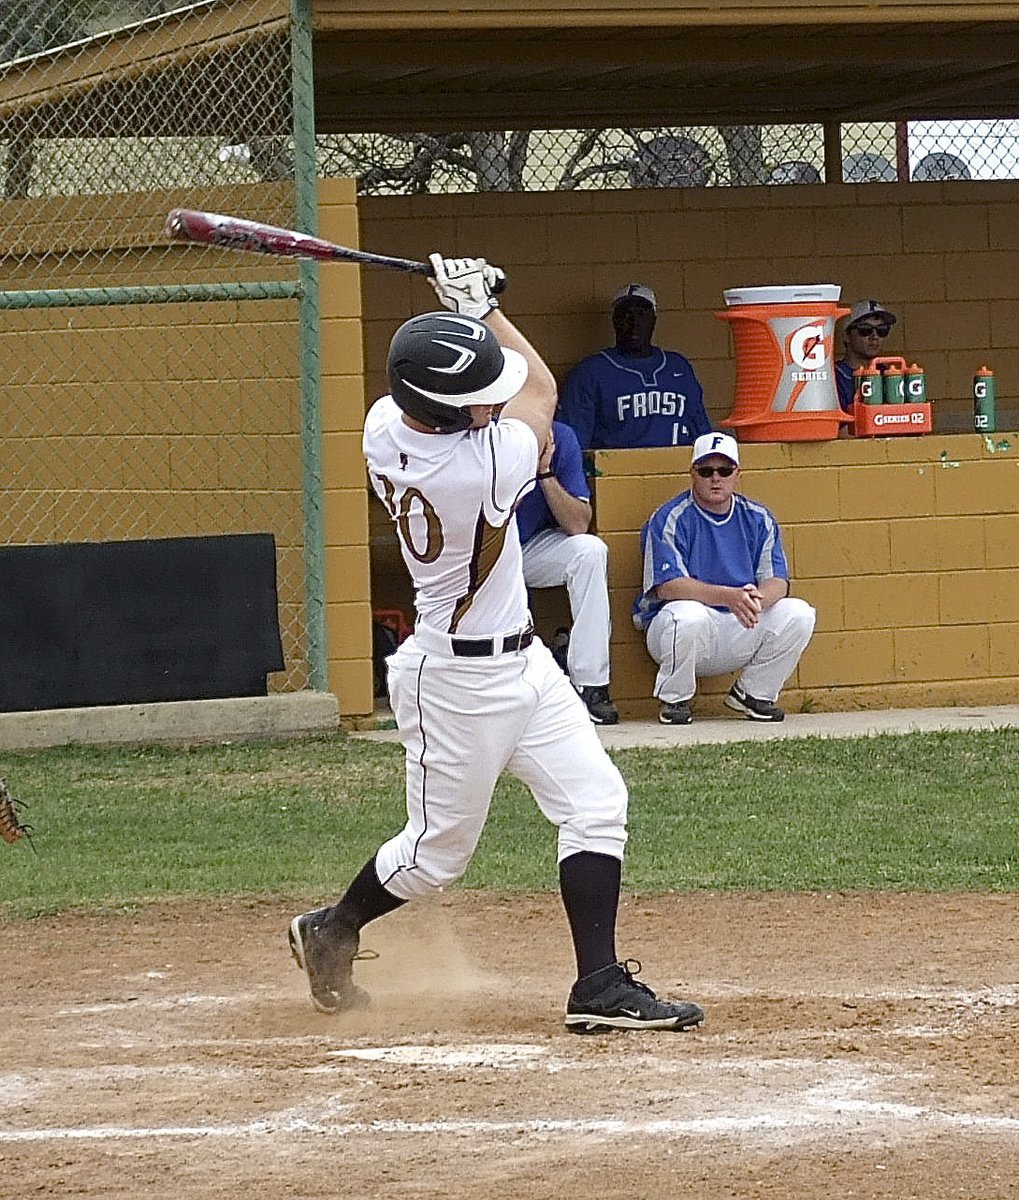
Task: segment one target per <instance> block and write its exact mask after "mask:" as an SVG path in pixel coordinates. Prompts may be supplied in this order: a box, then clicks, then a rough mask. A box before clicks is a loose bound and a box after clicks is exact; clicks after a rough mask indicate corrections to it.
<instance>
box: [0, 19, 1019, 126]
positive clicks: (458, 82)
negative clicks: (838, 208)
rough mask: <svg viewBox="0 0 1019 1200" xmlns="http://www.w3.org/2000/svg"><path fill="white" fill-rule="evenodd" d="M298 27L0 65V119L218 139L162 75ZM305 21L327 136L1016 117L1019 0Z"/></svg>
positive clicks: (195, 28) (236, 26) (220, 31)
mask: <svg viewBox="0 0 1019 1200" xmlns="http://www.w3.org/2000/svg"><path fill="white" fill-rule="evenodd" d="M210 10H215V18H216V22H217V25H216V32H217V40H216V41H213V42H209V41H208V35H209V32H210V25H209V12H210ZM196 13H197V14H199V15H195V14H196ZM288 16H289V2H288V0H244V2H241V0H235V2H234V3H229V2H228V3H226V4H222V3H220V4H216V3H214V0H206V2H205V3H202V4H199V5H198V6H197V8H196V9H192V10H188V9H180V10H177V11H176V12H173V13H171V14H169V15H167V16H165V17H162V18H154V19H152V21H151V22H144V24H145V25H146V26H147V27H148V29H149V30H150V35H149V37H148V38H147V40H146V41H145V45H144V56H143V57H142V58H139V57H138V46H139V45H140V43H132V40H131V36H130V33H125V34H124V35H114V36H112V37H105V38H97V39H96V40H95V45H94V46H93V45H88V46H79V47H75V48H73V53H69V52H60V51H56V52H52V53H47V54H41V55H39V56H37V57H36V58H35V59H33V60H22V61H21V62H19V63H16V64H11V66H10V67H9V68H8V69H7V70H4V69H2V68H0V124H4V123H7V122H11V121H15V122H18V123H20V122H27V123H28V124H29V125H31V124H32V123H33V115H34V117H35V119H36V120H37V121H38V122H39V123H41V122H42V120H43V116H44V114H45V112H46V111H47V110H48V111H49V112H50V113H51V114H52V112H53V111H54V108H55V107H58V106H59V107H62V108H66V110H67V112H68V117H67V120H68V124H67V125H66V126H65V129H64V132H65V136H74V133H73V129H72V127H71V126H72V125H73V124H74V123H77V122H80V123H81V125H82V126H83V136H84V130H85V128H86V127H90V128H92V129H95V128H103V129H105V130H106V131H107V132H108V133H109V134H111V135H112V134H122V135H134V136H146V135H148V136H159V135H161V134H172V135H182V134H188V133H191V134H218V133H221V132H222V130H220V129H218V128H215V127H214V126H215V121H216V114H215V112H213V111H210V110H209V108H207V107H206V108H203V109H202V111H200V112H199V111H196V112H195V113H194V114H188V113H181V112H172V113H168V112H166V111H165V108H164V107H163V106H161V105H160V104H159V103H158V94H159V89H160V87H161V79H162V77H163V73H164V72H167V71H173V70H174V69H175V67H179V66H180V64H183V63H186V62H188V61H189V60H190V61H193V60H194V57H195V55H196V54H198V55H201V54H202V53H206V54H210V55H214V54H217V53H223V54H230V55H232V57H231V59H230V63H231V67H232V68H233V69H235V70H236V73H237V76H239V78H238V79H237V84H238V88H239V89H240V88H242V85H243V76H244V65H243V58H242V56H241V54H240V52H239V51H238V47H239V46H241V45H243V44H244V39H245V38H246V37H247V36H248V35H250V33H251V30H252V29H254V28H257V27H268V26H270V25H272V24H274V23H275V22H279V23H280V24H281V25H285V23H286V21H287V19H288ZM312 26H313V44H314V62H315V105H316V114H315V115H316V127H317V129H318V131H319V132H321V133H356V132H391V133H406V132H435V133H445V132H453V131H457V130H471V129H541V128H557V127H561V128H589V127H631V128H642V127H643V128H650V127H655V126H663V125H665V126H669V125H702V124H712V125H726V124H747V125H756V124H772V123H783V122H791V123H806V122H816V123H837V122H840V121H871V120H875V121H876V120H884V121H888V120H906V119H922V118H941V119H949V118H962V117H984V118H995V117H1000V118H1005V117H1019V3H1014V4H1008V3H1006V4H987V3H980V2H977V0H954V2H950V3H941V4H937V3H935V4H930V5H922V4H914V3H903V2H900V0H869V2H867V3H857V2H850V0H828V2H827V3H825V2H824V0H799V2H796V0H785V2H782V0H775V2H771V0H767V2H766V0H756V2H750V3H748V2H746V0H743V2H741V3H736V2H735V0H710V2H709V0H643V3H638V4H637V5H636V7H633V8H630V7H629V6H627V5H626V4H625V3H620V0H558V2H557V3H556V4H554V5H553V4H552V3H550V0H531V2H528V0H473V2H472V3H471V4H470V5H462V6H460V5H454V4H452V3H450V0H312ZM128 84H130V87H131V89H132V90H131V93H130V95H131V104H130V105H128V104H125V103H124V96H125V94H126V93H125V91H124V88H125V87H126V86H127V85H128ZM146 84H148V85H150V87H151V91H152V103H149V104H146V103H144V95H143V93H144V87H145V85H146ZM83 97H87V99H86V100H85V101H84V102H82V98H83ZM245 103H247V104H254V105H257V103H258V99H257V97H251V96H250V95H246V97H245ZM189 122H190V124H189ZM280 132H281V133H285V132H286V131H285V130H281V131H280Z"/></svg>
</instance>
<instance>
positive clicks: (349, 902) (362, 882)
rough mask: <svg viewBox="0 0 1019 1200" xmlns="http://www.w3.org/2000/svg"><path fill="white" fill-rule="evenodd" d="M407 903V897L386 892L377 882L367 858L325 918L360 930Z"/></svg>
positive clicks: (371, 859) (371, 863)
mask: <svg viewBox="0 0 1019 1200" xmlns="http://www.w3.org/2000/svg"><path fill="white" fill-rule="evenodd" d="M406 903H407V901H406V900H401V899H399V898H398V897H397V896H394V895H393V893H392V892H387V891H386V889H385V888H384V887H383V886H382V884H381V883H379V877H378V873H377V872H376V870H375V859H374V858H370V859H369V860H368V861H367V862H366V863H365V864H364V866H363V867H362V868H361V870H360V871H359V872H358V874H357V877H356V878H355V879H354V881H353V882H352V883H351V885H350V887H348V888H347V890H346V891H345V892H344V894H343V899H342V900H340V901H339V903H338V904H335V905H334V906H333V907H332V908H331V909H330V911H329V917H328V919H329V920H335V921H340V922H341V923H342V924H344V925H348V926H349V925H353V927H354V928H355V929H360V928H361V927H362V926H363V925H367V924H368V922H369V921H374V920H375V919H376V917H384V916H385V915H386V913H390V912H392V911H393V909H394V908H399V907H400V906H401V905H403V904H406Z"/></svg>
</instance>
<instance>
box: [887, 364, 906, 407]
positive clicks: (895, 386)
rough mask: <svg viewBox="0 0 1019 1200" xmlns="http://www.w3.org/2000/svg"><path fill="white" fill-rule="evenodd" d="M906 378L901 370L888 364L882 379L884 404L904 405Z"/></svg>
mask: <svg viewBox="0 0 1019 1200" xmlns="http://www.w3.org/2000/svg"><path fill="white" fill-rule="evenodd" d="M905 383H906V377H905V376H904V375H903V373H902V368H901V367H898V366H896V365H895V363H892V364H890V365H889V366H887V367H886V368H885V378H884V402H885V404H902V403H904V401H905V399H906V396H905Z"/></svg>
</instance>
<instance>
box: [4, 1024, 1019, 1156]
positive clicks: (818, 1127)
mask: <svg viewBox="0 0 1019 1200" xmlns="http://www.w3.org/2000/svg"><path fill="white" fill-rule="evenodd" d="M329 1053H330V1057H332V1058H334V1059H335V1058H337V1057H341V1056H342V1057H345V1058H348V1059H351V1060H354V1061H359V1062H361V1063H363V1064H368V1063H370V1062H372V1061H376V1062H379V1063H380V1064H383V1065H389V1066H393V1065H397V1064H398V1065H402V1066H404V1067H406V1068H407V1069H420V1070H435V1069H436V1068H438V1069H442V1068H447V1069H456V1070H460V1071H462V1070H464V1069H465V1068H466V1069H471V1068H472V1067H473V1068H478V1069H490V1068H491V1067H492V1066H493V1065H494V1064H499V1065H500V1066H501V1067H502V1068H504V1069H509V1070H513V1069H522V1068H523V1069H526V1068H528V1067H533V1065H534V1064H535V1063H537V1062H540V1061H542V1060H543V1059H544V1060H547V1069H550V1070H559V1069H562V1067H563V1066H564V1065H568V1060H564V1059H562V1058H558V1059H557V1058H556V1056H554V1055H548V1054H547V1048H546V1047H543V1046H537V1045H532V1044H528V1043H523V1044H521V1043H502V1044H500V1043H492V1044H487V1043H484V1044H472V1045H453V1046H445V1047H444V1046H383V1047H366V1048H361V1049H357V1050H347V1051H332V1052H329ZM578 1065H579V1064H578ZM725 1066H726V1068H727V1069H728V1072H731V1073H735V1074H739V1073H743V1074H745V1075H746V1076H747V1078H748V1079H751V1080H752V1081H753V1082H752V1084H751V1086H750V1087H748V1089H747V1091H746V1092H745V1094H744V1095H742V1096H739V1095H736V1096H732V1095H726V1096H724V1097H723V1096H717V1095H715V1096H714V1097H713V1101H714V1104H715V1106H716V1107H717V1109H718V1111H716V1112H714V1113H712V1112H708V1113H706V1114H705V1115H703V1116H701V1117H698V1118H695V1119H690V1118H686V1117H679V1116H676V1117H673V1116H668V1115H663V1116H661V1117H659V1118H652V1119H649V1118H646V1117H641V1118H638V1119H633V1118H630V1117H627V1116H615V1115H606V1116H602V1117H588V1118H579V1119H578V1118H565V1117H558V1116H554V1115H533V1116H524V1117H520V1118H518V1119H516V1120H512V1119H510V1120H505V1119H504V1120H481V1119H463V1118H455V1119H441V1118H438V1119H432V1120H420V1121H411V1120H402V1119H391V1120H375V1121H359V1120H350V1119H345V1118H347V1117H349V1115H350V1112H351V1110H352V1109H353V1108H354V1107H355V1106H354V1105H353V1104H352V1103H350V1101H349V1100H342V1101H341V1100H340V1099H339V1098H338V1097H336V1096H325V1097H322V1098H319V1099H314V1100H309V1101H305V1102H303V1103H301V1104H299V1105H297V1106H293V1107H290V1108H286V1109H282V1110H280V1111H279V1112H277V1113H275V1114H273V1115H271V1116H268V1117H265V1116H260V1117H259V1119H257V1120H250V1121H235V1122H228V1123H218V1124H217V1123H212V1122H210V1123H208V1124H196V1125H172V1124H166V1125H137V1126H133V1125H104V1124H95V1125H86V1126H36V1127H33V1128H10V1127H7V1126H4V1125H3V1124H0V1144H3V1143H7V1144H10V1143H33V1142H35V1143H40V1142H41V1143H45V1142H69V1141H79V1142H80V1141H125V1140H132V1139H134V1140H137V1139H145V1140H149V1141H156V1140H164V1141H166V1140H174V1139H198V1138H200V1139H208V1138H235V1139H236V1138H252V1139H259V1138H262V1139H265V1138H274V1137H279V1136H290V1137H293V1136H295V1135H300V1134H308V1135H320V1134H328V1135H330V1136H334V1137H352V1136H361V1137H366V1136H367V1137H371V1136H380V1135H388V1136H415V1135H434V1134H451V1135H457V1136H461V1137H463V1136H471V1135H473V1136H476V1137H478V1138H483V1139H484V1138H487V1139H501V1140H511V1141H512V1140H524V1139H533V1138H534V1137H545V1138H557V1137H558V1138H564V1137H575V1136H595V1137H602V1138H613V1137H618V1138H628V1139H634V1138H657V1137H666V1138H669V1137H683V1136H685V1137H691V1138H697V1137H702V1138H719V1137H740V1138H743V1139H746V1138H747V1137H748V1136H749V1137H753V1136H755V1135H756V1136H758V1137H760V1138H761V1139H764V1140H766V1142H767V1143H768V1144H771V1145H773V1144H774V1139H775V1137H776V1136H777V1135H778V1136H784V1137H785V1138H786V1139H787V1140H792V1139H795V1138H811V1137H813V1138H817V1137H831V1136H832V1135H833V1134H834V1135H837V1134H839V1133H840V1132H841V1133H844V1134H845V1135H846V1136H850V1137H853V1138H858V1137H859V1136H860V1134H861V1132H862V1131H863V1130H865V1129H869V1130H873V1131H884V1132H887V1131H888V1130H889V1129H890V1128H891V1127H894V1128H895V1129H896V1130H897V1131H898V1132H899V1133H902V1134H908V1133H909V1132H910V1131H911V1129H912V1130H915V1131H916V1132H917V1133H922V1134H923V1135H924V1136H929V1135H930V1134H931V1133H933V1132H941V1131H945V1130H955V1131H965V1132H972V1133H977V1134H983V1135H998V1136H1007V1137H1010V1138H1014V1137H1015V1136H1016V1135H1017V1134H1019V1117H1011V1116H1005V1115H1000V1114H986V1113H968V1112H952V1111H947V1110H945V1109H943V1108H938V1107H937V1106H936V1105H915V1104H905V1103H899V1102H897V1101H894V1100H888V1099H885V1098H882V1097H881V1095H880V1092H881V1089H882V1088H883V1087H885V1086H887V1085H888V1084H889V1082H892V1083H894V1082H895V1079H896V1072H895V1071H894V1070H892V1069H891V1068H888V1069H886V1070H885V1071H884V1072H882V1071H881V1070H880V1069H878V1070H873V1071H868V1070H865V1069H863V1068H861V1067H860V1066H859V1065H856V1064H849V1063H847V1062H845V1061H827V1062H825V1063H819V1062H816V1061H814V1060H808V1059H785V1060H781V1059H758V1058H751V1057H747V1058H742V1059H736V1060H733V1059H727V1060H726V1061H725ZM718 1069H719V1064H718V1063H713V1062H711V1063H709V1062H702V1063H687V1064H686V1070H687V1072H689V1073H691V1074H693V1075H701V1076H703V1077H704V1078H705V1079H706V1080H707V1081H708V1082H710V1080H711V1078H712V1077H714V1078H715V1079H717V1072H718ZM776 1069H778V1073H776ZM112 1070H113V1072H114V1073H119V1072H120V1071H124V1074H125V1075H126V1076H129V1077H130V1078H132V1079H133V1080H134V1081H135V1082H140V1081H142V1080H144V1079H145V1078H146V1077H148V1079H149V1080H150V1081H151V1082H152V1083H154V1084H156V1085H158V1084H159V1083H160V1081H162V1080H165V1079H166V1078H167V1077H168V1076H172V1075H173V1074H180V1075H185V1074H186V1075H187V1076H188V1077H189V1078H190V1080H191V1081H192V1082H194V1081H195V1077H196V1075H197V1076H200V1075H203V1074H204V1075H207V1077H208V1080H209V1082H210V1083H211V1082H212V1081H213V1080H214V1079H215V1078H217V1077H218V1078H220V1079H222V1077H223V1072H222V1069H221V1068H214V1069H208V1070H206V1069H205V1068H201V1067H198V1068H196V1067H194V1066H187V1067H180V1068H179V1069H178V1068H172V1069H170V1070H168V1069H167V1068H166V1067H153V1068H144V1067H131V1068H129V1069H127V1070H126V1071H125V1070H124V1068H112ZM322 1071H323V1068H321V1067H318V1068H312V1072H314V1073H315V1074H316V1075H317V1076H318V1077H319V1078H321V1073H322ZM312 1072H309V1074H310V1073H312ZM110 1073H111V1067H110V1066H109V1065H107V1066H97V1067H94V1068H66V1067H65V1068H56V1069H52V1070H47V1069H38V1070H31V1069H29V1070H22V1071H20V1072H17V1073H10V1074H0V1098H5V1099H15V1098H16V1100H17V1101H18V1102H19V1107H21V1108H24V1107H26V1100H31V1098H32V1097H31V1093H32V1092H33V1089H38V1092H39V1093H45V1092H48V1091H51V1090H52V1088H53V1083H54V1080H55V1079H57V1078H59V1079H61V1080H62V1081H63V1082H64V1084H65V1085H66V1084H69V1083H71V1082H72V1080H73V1082H74V1083H75V1084H77V1085H78V1086H81V1087H83V1088H87V1087H88V1086H89V1085H90V1083H91V1084H94V1083H95V1082H96V1081H97V1080H100V1079H103V1078H105V1079H109V1078H110ZM232 1073H233V1072H231V1074H232ZM783 1076H784V1077H783ZM762 1081H763V1082H762ZM690 1082H694V1081H693V1080H690ZM41 1098H42V1097H41V1095H40V1096H39V1099H41ZM161 1098H162V1097H161ZM689 1098H690V1093H685V1094H684V1096H683V1097H682V1099H679V1100H677V1101H676V1103H677V1104H681V1105H682V1107H683V1108H685V1109H688V1108H689ZM139 1099H140V1100H141V1102H142V1103H144V1101H143V1099H142V1097H141V1096H140V1097H139ZM0 1107H2V1103H0ZM41 1107H42V1106H41V1105H40V1104H39V1103H38V1102H37V1103H36V1104H35V1105H34V1108H33V1110H34V1112H35V1113H36V1114H38V1113H39V1111H40V1108H41ZM659 1107H661V1106H659Z"/></svg>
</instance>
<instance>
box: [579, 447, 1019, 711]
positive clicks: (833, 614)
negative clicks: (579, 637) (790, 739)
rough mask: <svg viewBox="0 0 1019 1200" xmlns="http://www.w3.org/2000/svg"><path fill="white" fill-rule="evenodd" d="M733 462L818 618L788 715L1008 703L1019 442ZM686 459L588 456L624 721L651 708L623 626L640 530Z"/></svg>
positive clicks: (630, 453)
mask: <svg viewBox="0 0 1019 1200" xmlns="http://www.w3.org/2000/svg"><path fill="white" fill-rule="evenodd" d="M741 458H742V462H743V466H742V472H741V474H742V487H741V490H742V491H743V492H745V493H746V494H747V495H748V496H751V497H753V499H755V500H760V501H762V502H763V503H765V504H767V505H768V507H769V508H771V510H772V511H773V512H774V513H775V516H776V517H777V518H778V521H779V524H780V526H781V529H782V539H783V543H784V545H785V549H786V554H787V556H788V559H789V566H790V571H791V574H792V579H793V594H794V595H797V596H802V597H803V598H804V599H805V600H808V601H809V602H810V603H811V604H813V605H814V607H815V608H816V609H817V627H816V630H815V633H814V638H813V640H812V641H811V643H810V646H809V647H808V649H807V651H806V653H805V654H804V656H803V658H802V659H801V660H800V664H799V667H798V669H797V671H796V673H795V674H794V676H793V677H792V678H791V679H790V680H789V683H788V685H787V687H786V690H785V691H784V692H783V696H782V703H783V705H784V706H785V707H786V708H787V709H788V710H789V711H793V712H797V711H801V710H808V711H809V710H816V711H841V710H846V709H853V708H878V707H924V706H931V705H952V704H988V703H996V704H1006V703H1015V702H1016V700H1017V699H1019V607H1017V605H1016V601H1015V596H1016V594H1017V589H1019V538H1017V535H1019V504H1017V501H1019V435H1017V434H1015V433H1007V434H998V435H996V436H995V437H993V438H983V437H980V436H978V435H977V434H953V435H946V436H941V435H938V434H933V435H930V436H927V437H892V438H876V439H870V438H867V439H858V440H853V441H846V440H839V441H829V442H812V443H806V442H799V443H792V442H790V443H785V444H777V443H776V444H753V445H751V444H746V445H744V446H743V447H742V448H741ZM689 462H690V451H689V449H688V448H687V449H683V448H678V447H677V448H676V449H667V450H615V451H599V452H598V453H597V454H596V455H595V465H596V467H597V469H598V471H599V472H600V474H599V475H598V476H597V477H596V479H595V481H594V486H595V501H596V505H597V514H598V530H599V532H600V534H601V536H602V537H603V538H605V540H606V542H607V543H608V545H609V586H610V592H611V603H612V620H613V640H612V670H613V677H612V684H613V695H614V697H615V698H616V700H617V702H618V703H619V706H620V709H621V711H622V712H624V713H625V714H627V715H629V716H633V717H650V716H654V715H655V714H656V713H657V710H658V705H657V702H655V701H654V700H652V698H651V689H652V687H653V685H654V677H655V665H654V662H653V661H652V660H651V658H650V657H649V656H648V654H647V652H646V649H645V645H644V637H643V634H641V633H639V632H638V631H637V630H636V629H635V628H634V627H633V623H632V620H631V617H630V612H631V608H632V605H633V601H634V598H635V597H636V595H637V592H638V590H639V588H640V582H641V558H640V527H641V525H642V524H643V521H644V520H645V519H646V517H647V516H649V515H650V514H651V513H652V512H653V511H654V510H655V509H656V508H657V507H658V505H660V504H662V503H664V502H665V501H666V500H668V499H669V498H670V497H672V496H674V495H675V494H676V493H677V492H680V491H684V490H685V489H686V488H687V487H688V486H689ZM732 678H733V677H732V676H725V677H724V678H718V679H712V680H706V681H705V682H704V684H703V685H702V686H701V688H700V691H699V700H698V712H700V713H702V714H703V713H711V712H718V711H721V699H722V696H723V695H724V693H725V692H726V691H727V690H728V688H729V685H730V684H731V682H732Z"/></svg>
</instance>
